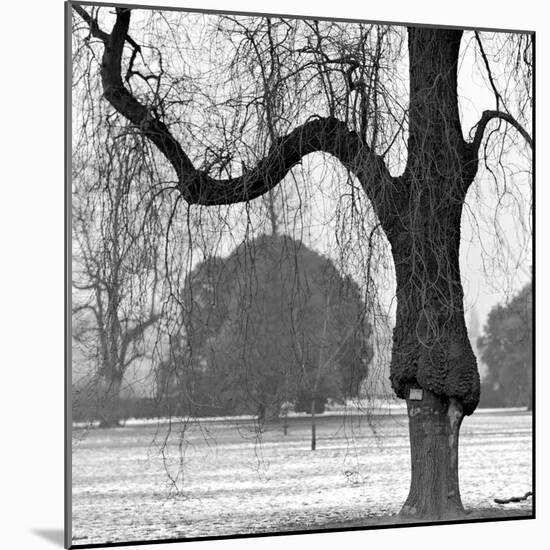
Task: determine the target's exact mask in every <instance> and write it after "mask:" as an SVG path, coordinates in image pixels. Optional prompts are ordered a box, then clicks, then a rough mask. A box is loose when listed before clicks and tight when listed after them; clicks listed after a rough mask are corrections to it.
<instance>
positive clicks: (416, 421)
mask: <svg viewBox="0 0 550 550" xmlns="http://www.w3.org/2000/svg"><path fill="white" fill-rule="evenodd" d="M407 410H408V415H409V434H410V442H411V473H412V475H411V486H410V491H409V496H408V498H407V500H406V502H405V504H404V506H403V508H402V510H401V515H403V516H412V517H415V518H418V519H422V520H426V521H431V520H441V519H457V518H461V517H462V516H463V515H464V508H463V507H462V501H461V498H460V490H459V483H458V434H459V431H460V425H461V423H462V419H463V418H464V414H463V411H462V406H461V405H460V403H459V402H458V401H457V400H456V399H448V398H445V397H439V396H437V395H435V394H433V393H431V392H429V391H426V390H424V391H423V398H422V400H420V401H416V400H410V399H407Z"/></svg>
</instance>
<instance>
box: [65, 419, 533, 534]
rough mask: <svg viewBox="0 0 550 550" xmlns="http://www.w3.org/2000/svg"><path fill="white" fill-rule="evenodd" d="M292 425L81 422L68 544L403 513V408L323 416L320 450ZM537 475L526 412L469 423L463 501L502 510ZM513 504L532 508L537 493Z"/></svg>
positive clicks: (301, 424)
mask: <svg viewBox="0 0 550 550" xmlns="http://www.w3.org/2000/svg"><path fill="white" fill-rule="evenodd" d="M289 422H290V424H289V430H288V435H286V436H284V435H283V433H282V427H281V425H272V426H269V427H268V428H267V430H266V431H264V432H263V433H261V434H258V433H257V430H256V428H255V426H254V424H253V423H252V422H251V421H250V420H249V419H238V420H237V419H234V420H232V421H228V420H227V419H225V420H224V421H219V422H186V423H178V422H173V423H172V424H168V423H166V422H164V423H161V424H159V425H156V424H155V425H141V426H126V427H125V428H118V429H112V430H88V431H85V432H79V431H78V430H76V431H75V439H74V444H73V468H72V478H73V493H72V494H73V542H74V543H75V544H77V543H80V544H84V543H86V544H89V543H104V542H116V541H137V540H144V539H147V540H153V539H165V538H183V537H201V536H220V535H230V534H236V533H249V532H273V531H281V530H300V529H304V528H308V527H315V526H323V525H326V524H328V523H330V524H331V525H334V523H337V522H339V521H347V520H354V519H357V518H366V517H369V516H379V515H385V514H392V513H396V512H398V511H399V508H400V505H401V504H402V503H403V502H404V500H405V498H406V495H407V491H408V484H409V468H410V459H409V444H408V435H407V418H406V416H405V415H402V414H392V415H388V416H373V417H368V418H367V417H361V416H358V415H342V414H340V415H331V416H324V415H321V416H319V417H318V419H317V450H316V451H315V452H312V451H311V450H310V426H309V420H308V419H307V418H305V417H293V418H290V419H289ZM182 434H183V435H182ZM165 443H166V444H165ZM180 451H181V452H180ZM531 474H532V472H531V415H530V414H529V413H526V412H520V411H506V412H502V411H498V412H484V411H480V412H476V413H475V414H474V415H473V416H472V417H469V418H467V419H465V421H464V424H463V428H462V431H461V447H460V482H461V489H462V498H463V502H464V505H465V507H466V508H469V509H474V508H490V507H494V508H495V509H499V508H502V507H503V506H499V505H497V504H495V503H494V502H493V499H494V498H496V497H504V498H507V497H510V496H519V495H523V494H524V493H525V492H526V491H529V490H531ZM171 478H172V479H171ZM514 506H515V507H518V506H521V507H524V508H525V510H526V513H527V512H529V511H530V509H531V500H530V499H529V500H528V501H526V502H523V503H521V504H515V505H514Z"/></svg>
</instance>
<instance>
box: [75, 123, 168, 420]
mask: <svg viewBox="0 0 550 550" xmlns="http://www.w3.org/2000/svg"><path fill="white" fill-rule="evenodd" d="M82 153H83V151H82V150H76V151H75V155H74V157H73V167H74V169H75V172H74V173H73V204H72V214H73V215H72V220H73V238H74V240H73V243H74V246H73V281H72V285H73V289H74V290H73V327H74V330H73V338H74V340H75V342H76V344H77V349H78V350H79V351H80V352H81V354H82V355H83V356H84V357H85V358H87V360H88V362H89V363H91V364H92V365H94V368H93V370H91V371H88V372H85V373H83V374H84V376H83V378H82V379H81V380H80V381H79V385H80V388H81V389H80V391H79V392H78V394H77V396H76V397H77V398H76V399H75V400H74V406H75V407H79V406H80V405H81V404H83V403H82V402H85V401H91V402H92V403H94V404H95V406H96V407H97V410H96V411H95V414H97V416H99V419H100V425H101V426H102V427H111V426H115V425H118V422H119V419H120V412H121V411H120V407H119V399H120V391H121V388H122V384H123V379H124V375H125V373H126V372H127V371H128V369H129V368H130V366H131V365H133V364H135V363H136V362H138V361H139V360H141V359H143V358H144V357H145V356H146V355H148V354H149V355H150V354H151V350H150V348H151V346H150V345H149V346H148V345H147V343H146V332H147V329H149V328H150V327H152V326H153V325H154V324H155V323H157V322H158V321H159V319H160V303H159V295H158V291H159V289H158V287H159V255H158V250H157V246H158V242H157V237H158V235H157V234H156V228H155V226H156V223H157V220H155V211H154V209H147V213H146V215H145V217H144V212H143V209H144V203H143V199H144V197H143V196H142V195H140V184H139V182H140V181H143V180H144V178H147V179H149V178H150V177H151V174H150V171H149V167H148V166H147V164H146V162H145V159H146V157H144V155H143V150H142V149H141V148H140V147H139V145H137V144H136V143H135V140H134V139H133V137H131V136H130V135H128V134H125V133H124V132H119V131H118V130H115V129H113V128H109V130H108V131H107V133H106V135H105V136H104V141H103V142H102V143H98V144H96V147H95V150H94V155H93V163H92V162H90V161H89V158H88V157H86V156H85V155H83V154H82ZM145 194H147V191H145ZM145 204H147V203H145Z"/></svg>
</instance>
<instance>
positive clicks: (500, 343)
mask: <svg viewBox="0 0 550 550" xmlns="http://www.w3.org/2000/svg"><path fill="white" fill-rule="evenodd" d="M479 345H480V348H481V349H482V350H483V354H482V359H483V362H484V363H485V364H486V365H487V367H488V372H487V376H486V378H485V379H484V381H483V384H482V394H481V395H482V399H483V398H484V392H486V393H487V394H488V395H487V396H486V402H487V403H488V404H492V405H493V406H494V405H495V404H497V405H499V406H504V407H518V406H527V408H528V409H529V410H530V409H531V408H532V404H533V388H532V382H533V381H532V373H533V295H532V291H531V284H530V283H529V284H527V285H525V286H524V287H523V288H522V289H521V291H520V292H518V293H517V294H516V295H515V296H514V297H513V298H512V299H511V300H510V301H509V302H508V303H507V304H503V305H497V306H496V307H494V308H493V309H492V310H491V312H490V313H489V318H488V320H487V323H486V325H485V328H484V335H483V336H481V337H480V339H479Z"/></svg>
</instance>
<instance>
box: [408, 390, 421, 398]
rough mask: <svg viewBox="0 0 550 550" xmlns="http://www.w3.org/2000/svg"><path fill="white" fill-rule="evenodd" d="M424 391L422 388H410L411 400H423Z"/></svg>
mask: <svg viewBox="0 0 550 550" xmlns="http://www.w3.org/2000/svg"><path fill="white" fill-rule="evenodd" d="M422 393H423V392H422V389H421V388H411V389H410V390H409V399H410V400H411V401H422Z"/></svg>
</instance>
